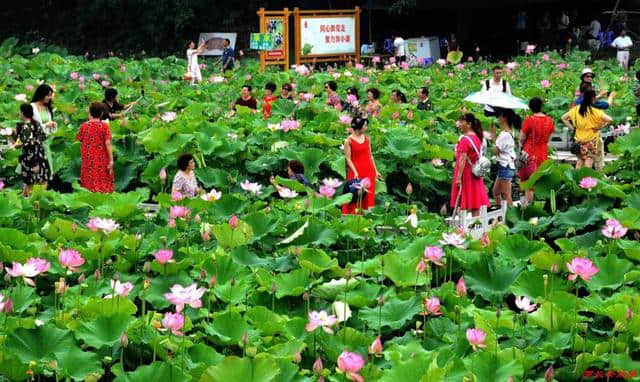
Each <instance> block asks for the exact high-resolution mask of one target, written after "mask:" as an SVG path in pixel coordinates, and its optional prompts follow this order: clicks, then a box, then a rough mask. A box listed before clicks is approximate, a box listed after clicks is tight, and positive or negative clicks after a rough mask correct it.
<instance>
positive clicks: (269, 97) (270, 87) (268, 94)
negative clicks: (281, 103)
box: [262, 82, 278, 119]
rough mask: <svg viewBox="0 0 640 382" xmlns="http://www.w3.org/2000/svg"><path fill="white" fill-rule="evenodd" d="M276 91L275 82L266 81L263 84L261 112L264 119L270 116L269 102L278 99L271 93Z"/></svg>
mask: <svg viewBox="0 0 640 382" xmlns="http://www.w3.org/2000/svg"><path fill="white" fill-rule="evenodd" d="M275 91H276V84H274V83H273V82H268V83H267V84H266V85H265V86H264V97H262V113H263V114H264V119H267V118H269V117H270V116H271V104H272V103H273V102H275V100H277V99H278V97H276V96H275V95H274V94H273V93H274V92H275Z"/></svg>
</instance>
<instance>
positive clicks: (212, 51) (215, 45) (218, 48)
mask: <svg viewBox="0 0 640 382" xmlns="http://www.w3.org/2000/svg"><path fill="white" fill-rule="evenodd" d="M237 36H238V34H237V33H200V38H199V39H198V41H199V42H198V44H197V45H200V43H201V42H202V41H204V42H205V44H206V50H205V51H204V53H203V55H204V56H222V51H223V49H224V46H223V45H222V44H223V43H224V39H225V38H228V39H229V41H231V44H230V46H231V47H232V48H233V49H234V50H235V48H236V38H237Z"/></svg>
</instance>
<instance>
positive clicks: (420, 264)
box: [416, 258, 427, 273]
mask: <svg viewBox="0 0 640 382" xmlns="http://www.w3.org/2000/svg"><path fill="white" fill-rule="evenodd" d="M426 270H427V263H425V262H424V259H422V258H421V259H420V261H419V262H418V265H416V272H418V273H424V271H426Z"/></svg>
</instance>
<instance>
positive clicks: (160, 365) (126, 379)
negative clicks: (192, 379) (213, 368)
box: [112, 361, 187, 382]
mask: <svg viewBox="0 0 640 382" xmlns="http://www.w3.org/2000/svg"><path fill="white" fill-rule="evenodd" d="M112 370H113V373H114V374H115V375H116V377H117V378H116V379H115V380H114V382H149V381H152V380H157V381H167V382H183V381H186V380H187V376H186V375H185V374H184V373H183V372H182V370H181V369H180V368H179V367H177V366H174V365H172V364H171V363H169V362H159V361H156V362H153V363H152V364H150V365H143V366H140V367H138V368H137V369H136V370H135V371H131V372H124V371H123V370H122V366H121V365H120V364H118V365H116V366H115V367H113V369H112Z"/></svg>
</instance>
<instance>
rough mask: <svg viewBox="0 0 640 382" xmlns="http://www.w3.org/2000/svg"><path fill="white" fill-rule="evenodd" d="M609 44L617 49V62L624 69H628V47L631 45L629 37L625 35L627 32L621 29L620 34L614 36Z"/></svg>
mask: <svg viewBox="0 0 640 382" xmlns="http://www.w3.org/2000/svg"><path fill="white" fill-rule="evenodd" d="M611 46H612V47H614V48H616V49H618V62H619V63H620V66H622V67H623V68H624V70H627V69H629V49H630V48H631V47H632V46H633V42H632V41H631V38H630V37H629V36H627V32H626V31H625V30H624V29H623V30H621V31H620V36H618V37H616V39H615V40H613V42H612V43H611Z"/></svg>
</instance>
